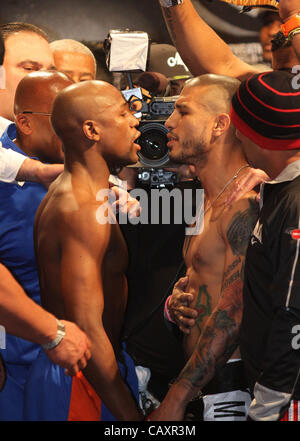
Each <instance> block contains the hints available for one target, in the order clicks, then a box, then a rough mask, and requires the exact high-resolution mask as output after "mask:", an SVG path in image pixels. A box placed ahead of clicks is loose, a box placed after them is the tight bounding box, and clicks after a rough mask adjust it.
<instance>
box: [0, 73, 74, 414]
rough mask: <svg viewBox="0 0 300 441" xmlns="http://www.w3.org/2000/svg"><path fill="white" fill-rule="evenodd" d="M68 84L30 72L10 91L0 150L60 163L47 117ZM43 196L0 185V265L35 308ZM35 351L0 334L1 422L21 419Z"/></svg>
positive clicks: (36, 189)
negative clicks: (37, 224)
mask: <svg viewBox="0 0 300 441" xmlns="http://www.w3.org/2000/svg"><path fill="white" fill-rule="evenodd" d="M70 84H72V81H70V80H69V79H68V78H67V77H66V76H65V75H64V74H61V73H54V72H36V73H32V74H29V75H28V76H26V77H25V78H24V79H23V80H22V81H21V82H20V83H19V86H18V88H17V91H16V97H15V114H16V118H15V122H16V125H14V124H11V125H10V126H9V127H8V128H7V129H6V131H5V132H4V134H3V135H2V137H1V142H2V145H3V147H4V148H10V149H12V150H14V151H16V152H18V153H21V154H23V155H25V156H26V157H31V158H37V159H40V160H42V161H43V162H48V163H58V162H63V152H62V148H61V143H60V141H59V140H58V138H57V137H56V135H55V133H54V131H53V129H52V126H51V123H50V114H51V108H52V104H53V101H54V99H55V97H56V95H57V93H58V92H59V91H60V90H62V89H63V88H65V87H67V86H69V85H70ZM45 194H46V190H45V188H44V187H43V186H42V185H40V184H38V183H33V182H25V183H23V182H17V183H14V184H8V183H4V182H0V260H1V262H2V263H3V264H4V265H5V266H6V267H7V268H8V269H9V270H10V271H11V273H12V275H13V276H14V277H15V279H16V280H17V281H18V282H19V283H20V285H21V286H22V287H23V289H24V290H25V292H26V293H27V294H28V296H29V297H31V298H32V299H33V300H34V301H35V302H36V303H40V295H39V280H38V272H37V266H36V260H35V254H34V244H33V224H34V218H35V213H36V210H37V208H38V206H39V205H40V202H41V201H42V199H43V198H44V196H45ZM38 349H39V346H38V345H35V344H33V343H30V342H28V341H25V340H23V339H21V338H18V337H14V336H12V335H9V334H8V335H6V349H2V350H1V355H2V357H3V359H4V361H5V365H6V371H7V380H6V383H5V386H4V388H3V390H2V391H1V393H0V419H1V420H20V419H22V412H23V388H24V384H25V381H26V377H27V373H28V370H29V368H30V365H31V363H32V361H33V360H34V359H35V357H36V354H37V351H38Z"/></svg>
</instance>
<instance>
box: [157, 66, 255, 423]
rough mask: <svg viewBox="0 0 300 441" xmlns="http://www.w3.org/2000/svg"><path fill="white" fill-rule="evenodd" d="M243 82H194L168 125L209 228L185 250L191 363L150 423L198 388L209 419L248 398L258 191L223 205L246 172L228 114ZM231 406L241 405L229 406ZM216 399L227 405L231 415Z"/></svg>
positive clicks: (242, 407) (169, 416)
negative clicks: (245, 303) (246, 287)
mask: <svg viewBox="0 0 300 441" xmlns="http://www.w3.org/2000/svg"><path fill="white" fill-rule="evenodd" d="M238 85H239V81H238V80H235V79H232V78H229V77H225V76H216V75H203V76H200V77H197V78H194V79H192V80H189V81H188V82H187V83H186V86H185V87H184V89H183V91H182V92H181V94H180V96H179V98H178V100H177V101H176V103H175V110H174V112H173V114H172V115H171V116H170V118H169V119H168V120H167V121H166V127H167V128H168V129H169V130H170V132H169V133H168V138H169V143H168V147H169V149H170V158H171V160H172V161H173V162H175V161H176V162H179V163H188V164H192V165H194V166H195V170H196V174H197V176H198V179H199V180H200V181H201V183H202V185H203V188H204V192H205V204H204V229H203V232H202V233H201V234H199V235H195V236H188V237H187V239H186V243H185V246H184V249H183V256H184V260H185V264H186V268H187V271H186V278H185V281H184V282H185V285H186V287H185V291H186V292H187V293H191V294H192V295H193V297H194V301H193V303H192V306H193V307H195V308H196V309H197V310H198V317H197V321H196V322H197V323H196V325H197V326H194V327H193V328H192V329H191V332H190V334H188V335H187V336H186V337H185V339H184V348H185V351H186V355H187V357H188V358H189V357H190V359H189V361H188V363H187V364H186V366H185V368H184V369H183V371H182V372H181V373H180V375H179V377H178V379H177V380H176V381H175V383H174V385H173V386H172V387H171V389H170V391H169V392H168V394H167V395H166V398H165V399H164V401H163V402H162V404H161V405H160V407H159V408H158V409H157V410H155V411H154V413H153V414H152V415H151V416H150V418H151V420H165V419H166V420H173V419H174V420H177V419H178V420H181V419H182V418H183V415H184V407H185V405H187V403H188V402H189V401H190V400H191V399H193V398H194V397H195V395H196V391H198V390H199V388H201V389H203V393H204V394H205V397H204V406H205V409H204V415H203V419H204V420H211V419H212V420H221V419H226V420H233V419H234V420H245V418H246V414H247V407H248V405H249V404H250V401H251V398H250V395H249V393H248V392H243V391H242V390H243V389H246V386H247V385H246V382H245V381H244V378H243V367H242V365H241V362H240V360H237V359H239V358H240V355H239V350H238V349H237V333H238V329H239V325H240V321H241V314H242V285H243V265H244V259H245V251H246V247H247V244H248V239H249V236H250V233H251V231H252V228H253V226H254V223H255V220H256V219H257V216H258V210H257V204H256V202H255V196H256V194H255V193H254V192H253V191H252V192H250V193H247V194H246V195H244V196H243V197H242V198H240V199H239V200H237V201H236V202H234V203H233V204H232V205H227V204H226V203H225V202H226V199H227V197H228V194H229V193H230V191H231V190H232V188H233V183H234V182H238V180H239V179H241V178H242V176H243V174H245V173H246V172H247V169H248V168H247V167H248V164H247V162H246V160H245V157H244V155H243V153H242V150H241V146H240V142H239V141H238V140H237V138H236V137H235V130H234V127H233V126H232V124H231V120H230V117H229V110H230V103H231V98H232V95H233V94H234V92H235V90H236V88H237V87H238ZM180 283H181V284H182V280H180ZM195 348H196V350H195V351H194V349H195ZM193 351H194V352H193ZM229 358H230V359H231V360H230V361H231V362H230V363H229V364H227V365H226V366H225V367H223V368H222V369H221V367H222V366H223V365H224V364H225V363H226V361H227V360H228V359H229ZM224 377H226V381H225V382H224ZM212 379H213V380H212ZM211 380H212V381H211ZM232 391H234V393H233V392H232ZM217 394H219V395H217ZM178 397H180V401H179V399H178ZM182 397H184V398H183V399H182ZM182 401H184V403H182ZM232 401H236V402H240V403H239V405H238V406H237V405H236V404H235V405H234V406H233V409H232V408H231V409H230V408H227V407H226V406H228V405H230V402H232ZM218 402H222V403H223V404H222V405H224V403H227V404H226V405H225V408H226V411H224V412H223V411H222V409H221V407H222V406H220V408H218V404H217V403H218ZM178 403H179V404H178ZM236 406H237V407H236ZM212 409H215V410H216V412H217V413H216V414H215V415H214V414H213V412H212ZM222 415H223V417H224V415H225V418H222Z"/></svg>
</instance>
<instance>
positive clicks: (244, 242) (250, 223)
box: [226, 198, 258, 256]
mask: <svg viewBox="0 0 300 441" xmlns="http://www.w3.org/2000/svg"><path fill="white" fill-rule="evenodd" d="M248 201H249V208H247V210H244V211H242V212H241V211H238V212H237V213H235V215H234V216H233V219H232V221H231V224H230V226H229V228H228V230H227V233H226V234H227V239H228V242H229V244H230V247H231V249H232V252H233V254H235V255H236V256H238V255H242V256H245V255H246V251H247V246H248V242H249V238H250V235H251V233H252V231H253V228H254V225H255V222H256V221H257V218H258V205H257V203H256V202H255V201H254V200H253V199H250V198H249V199H248Z"/></svg>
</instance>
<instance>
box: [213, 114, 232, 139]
mask: <svg viewBox="0 0 300 441" xmlns="http://www.w3.org/2000/svg"><path fill="white" fill-rule="evenodd" d="M230 123H231V119H230V116H229V115H228V113H220V114H219V115H217V116H216V119H215V125H214V128H213V135H214V136H221V135H223V133H225V132H226V130H228V128H229V126H230Z"/></svg>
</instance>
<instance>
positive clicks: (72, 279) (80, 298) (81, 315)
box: [61, 205, 141, 421]
mask: <svg viewBox="0 0 300 441" xmlns="http://www.w3.org/2000/svg"><path fill="white" fill-rule="evenodd" d="M110 228H111V226H110V225H109V224H108V223H107V224H104V225H100V224H99V223H98V222H97V221H96V210H95V209H94V207H91V206H90V205H88V206H87V207H86V209H82V208H81V209H80V210H78V212H77V213H76V214H75V215H72V216H71V217H69V218H67V219H66V220H65V222H64V225H63V228H62V257H61V292H62V296H63V301H64V309H65V312H66V316H67V318H68V319H70V320H73V321H74V322H75V323H77V324H78V326H80V328H81V329H83V330H84V331H85V332H86V334H87V335H88V337H89V338H90V340H91V353H92V357H91V359H90V360H89V362H88V365H87V367H86V369H85V370H84V375H85V376H86V378H87V380H88V381H89V382H90V383H91V385H92V386H93V387H94V389H95V391H96V393H97V394H98V395H99V397H100V398H101V400H102V401H103V402H104V404H105V405H106V406H107V407H108V409H109V410H110V411H111V413H112V414H113V415H114V416H115V417H116V418H117V419H118V420H127V421H128V420H137V419H141V416H140V414H139V412H138V410H137V406H136V404H135V402H134V400H133V398H132V396H131V393H130V392H129V390H128V388H127V386H126V385H125V383H124V382H123V380H122V378H121V374H120V371H119V368H118V364H117V361H116V357H115V353H114V349H113V347H112V344H111V342H110V340H109V338H108V336H107V334H106V332H105V329H104V326H103V321H102V314H103V310H104V294H103V286H102V272H101V266H102V263H103V258H104V255H105V251H106V249H107V245H108V241H109V237H110Z"/></svg>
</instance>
